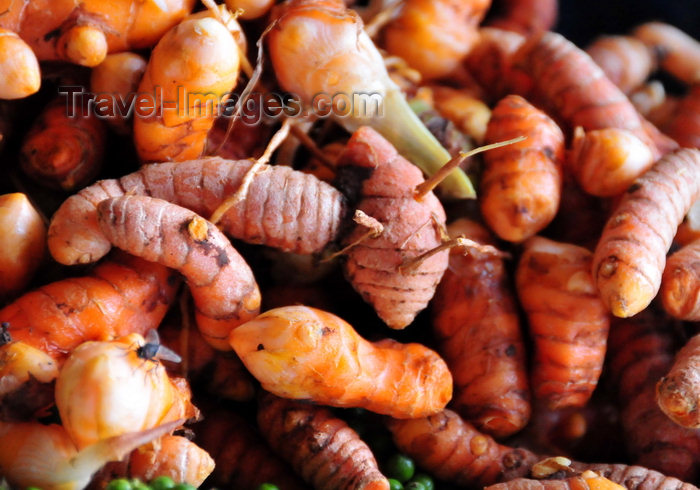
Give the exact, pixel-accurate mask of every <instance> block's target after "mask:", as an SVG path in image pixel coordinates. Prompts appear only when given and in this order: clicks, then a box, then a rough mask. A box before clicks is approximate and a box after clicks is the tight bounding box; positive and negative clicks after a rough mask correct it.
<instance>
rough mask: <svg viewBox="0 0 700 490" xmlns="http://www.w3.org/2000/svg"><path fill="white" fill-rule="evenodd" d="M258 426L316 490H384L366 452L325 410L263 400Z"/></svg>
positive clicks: (267, 397) (385, 483) (272, 398)
mask: <svg viewBox="0 0 700 490" xmlns="http://www.w3.org/2000/svg"><path fill="white" fill-rule="evenodd" d="M258 426H259V427H260V431H261V432H262V434H263V436H264V437H265V438H266V439H267V441H268V443H269V444H270V445H271V446H272V447H273V449H274V450H275V451H277V452H278V453H279V454H280V455H281V456H282V457H283V458H284V459H286V460H287V461H289V462H290V464H291V465H292V467H293V468H294V469H295V470H296V471H297V472H298V473H299V474H300V475H301V477H302V478H303V479H304V480H305V481H306V482H308V483H309V484H310V485H312V486H313V488H315V489H317V490H355V489H357V490H389V480H387V478H386V477H385V476H384V475H382V474H381V473H380V472H379V468H378V467H377V461H376V460H375V459H374V455H373V454H372V451H371V449H370V448H369V447H368V446H367V444H365V443H364V442H363V441H362V440H361V439H360V437H359V436H358V435H357V433H355V431H354V430H352V429H351V428H350V427H349V426H348V425H347V424H346V423H345V422H344V421H343V420H341V419H339V418H337V417H335V416H334V415H333V414H332V413H331V411H330V410H328V409H327V408H323V407H319V406H315V405H312V404H309V403H303V402H297V401H293V400H286V399H284V398H278V397H276V396H274V395H271V394H265V395H263V396H262V397H261V400H260V402H259V407H258Z"/></svg>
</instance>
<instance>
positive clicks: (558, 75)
mask: <svg viewBox="0 0 700 490" xmlns="http://www.w3.org/2000/svg"><path fill="white" fill-rule="evenodd" d="M511 61H512V63H513V66H512V73H513V74H514V77H515V78H517V80H518V81H517V83H516V85H517V90H518V93H521V94H522V95H524V96H526V97H528V96H529V97H532V102H533V103H535V104H542V106H543V107H545V108H546V109H547V110H548V112H549V111H551V112H549V113H550V114H553V115H555V116H556V117H555V119H557V118H559V119H560V120H561V121H562V122H563V123H565V124H567V125H568V126H569V128H570V129H573V128H575V127H577V126H581V127H583V129H585V130H587V131H589V130H593V129H603V128H619V129H626V130H628V131H630V132H631V133H633V134H634V135H635V136H637V137H638V138H639V139H640V140H642V142H644V143H645V144H647V145H648V146H649V148H650V149H651V150H652V152H654V156H655V157H656V158H658V157H659V156H660V155H661V151H660V150H659V149H657V147H656V145H655V144H654V142H653V140H652V139H651V137H650V136H649V135H648V133H647V130H646V128H645V124H644V122H643V120H642V118H641V116H639V114H638V113H637V111H636V110H635V108H634V106H633V105H632V103H631V102H630V101H629V100H628V99H627V97H626V96H625V94H624V93H622V91H621V90H620V89H619V88H617V86H616V85H615V84H614V83H612V82H611V81H610V80H609V79H608V78H607V77H606V76H605V74H604V73H603V71H602V70H601V69H600V68H599V67H598V65H596V64H595V62H594V61H593V60H592V59H591V57H590V56H588V55H587V54H586V53H585V52H584V51H583V50H581V49H579V48H578V47H577V46H576V45H574V44H573V43H572V42H570V41H568V40H567V39H566V38H564V36H562V35H561V34H557V33H554V32H546V33H544V34H542V36H540V37H539V38H538V39H536V40H533V41H532V42H529V43H526V44H524V45H523V46H522V47H521V49H519V50H518V52H516V53H515V54H514V55H513V58H512V59H511ZM559 119H558V120H559Z"/></svg>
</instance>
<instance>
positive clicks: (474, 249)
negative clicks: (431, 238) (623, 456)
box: [399, 236, 510, 274]
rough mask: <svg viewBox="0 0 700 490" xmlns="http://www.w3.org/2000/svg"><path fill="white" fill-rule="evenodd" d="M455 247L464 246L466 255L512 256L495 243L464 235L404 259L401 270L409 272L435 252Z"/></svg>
mask: <svg viewBox="0 0 700 490" xmlns="http://www.w3.org/2000/svg"><path fill="white" fill-rule="evenodd" d="M455 247H462V248H464V255H467V254H471V255H474V256H482V255H486V256H488V255H491V256H494V257H502V258H510V254H509V253H507V252H503V251H501V250H498V249H497V248H496V247H494V246H493V245H484V244H483V243H479V242H475V241H474V240H470V239H469V238H465V237H463V236H460V237H457V238H453V239H451V240H447V241H446V242H444V243H441V244H440V245H438V246H437V247H435V248H433V249H432V250H428V251H427V252H425V253H422V254H420V255H419V256H417V257H413V258H412V259H409V260H406V261H404V263H403V264H401V265H400V266H399V272H400V273H401V274H407V273H410V272H412V271H414V270H415V269H417V268H418V267H420V265H421V264H422V263H423V262H425V261H426V260H428V259H429V258H430V257H432V256H433V255H435V254H438V253H440V252H442V251H443V250H449V249H451V248H455Z"/></svg>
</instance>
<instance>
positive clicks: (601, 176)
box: [567, 127, 654, 197]
mask: <svg viewBox="0 0 700 490" xmlns="http://www.w3.org/2000/svg"><path fill="white" fill-rule="evenodd" d="M567 163H568V166H569V168H570V169H571V170H572V172H573V174H574V175H575V177H576V180H577V181H578V183H579V184H580V185H581V187H582V188H583V189H584V190H585V191H586V192H588V193H589V194H593V195H594V196H601V197H611V196H616V195H619V194H621V193H622V192H624V191H625V190H626V189H627V188H628V187H629V186H630V185H631V184H632V182H634V179H636V178H637V177H638V176H639V175H641V174H643V173H644V172H645V171H646V170H647V169H649V167H651V166H652V165H653V164H654V155H653V153H652V151H651V149H650V148H649V145H647V144H645V143H643V142H642V141H641V140H640V139H639V138H637V137H636V136H635V135H633V134H632V133H630V132H629V131H627V130H626V129H618V128H605V129H594V130H592V131H584V130H583V129H582V128H580V127H578V128H576V129H575V130H574V140H573V143H572V148H571V153H570V154H569V158H568V161H567Z"/></svg>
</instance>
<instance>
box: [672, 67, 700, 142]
mask: <svg viewBox="0 0 700 490" xmlns="http://www.w3.org/2000/svg"><path fill="white" fill-rule="evenodd" d="M663 129H664V131H665V132H666V134H668V135H669V136H670V137H671V138H673V139H674V140H676V141H677V142H678V144H679V145H681V146H682V147H684V148H698V149H700V79H699V80H698V81H697V82H696V83H695V84H694V85H693V86H692V87H690V90H689V91H688V93H687V94H686V95H685V96H684V97H683V98H682V99H680V100H679V101H678V105H677V106H676V107H675V110H674V112H673V116H671V119H670V121H668V122H667V123H666V124H665V125H664V127H663Z"/></svg>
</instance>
